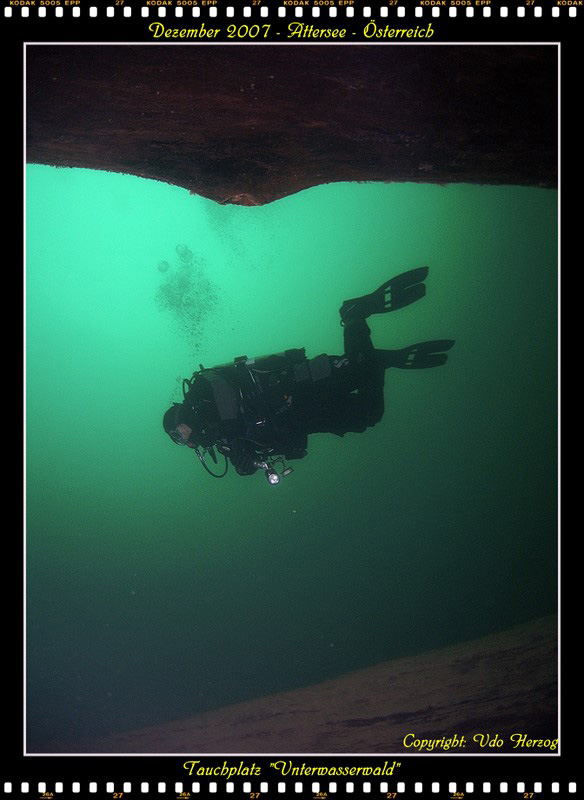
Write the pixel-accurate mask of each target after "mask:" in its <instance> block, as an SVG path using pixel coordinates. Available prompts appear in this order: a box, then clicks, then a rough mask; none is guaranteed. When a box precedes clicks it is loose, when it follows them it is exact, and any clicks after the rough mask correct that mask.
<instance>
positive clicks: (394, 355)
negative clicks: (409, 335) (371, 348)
mask: <svg viewBox="0 0 584 800" xmlns="http://www.w3.org/2000/svg"><path fill="white" fill-rule="evenodd" d="M453 344H454V340H453V339H437V340H436V341H433V342H419V343H418V344H412V345H410V346H409V347H404V348H402V349H401V350H375V358H376V360H377V363H378V364H380V365H382V366H383V368H384V369H389V368H390V367H397V368H398V369H427V368H428V367H441V366H442V365H443V364H445V363H446V360H447V359H448V354H447V353H445V352H444V351H445V350H450V348H451V347H452V345H453Z"/></svg>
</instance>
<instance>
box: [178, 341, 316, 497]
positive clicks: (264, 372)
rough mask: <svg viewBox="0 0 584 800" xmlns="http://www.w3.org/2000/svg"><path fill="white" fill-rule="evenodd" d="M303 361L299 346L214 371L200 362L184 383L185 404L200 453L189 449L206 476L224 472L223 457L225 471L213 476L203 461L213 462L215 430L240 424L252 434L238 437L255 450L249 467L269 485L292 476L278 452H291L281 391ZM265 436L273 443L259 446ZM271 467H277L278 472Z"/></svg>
mask: <svg viewBox="0 0 584 800" xmlns="http://www.w3.org/2000/svg"><path fill="white" fill-rule="evenodd" d="M313 360H314V359H313ZM306 363H308V362H307V359H306V354H305V350H304V348H294V349H290V350H286V351H285V352H283V353H277V354H275V355H267V356H259V357H256V358H248V357H247V356H238V357H237V358H235V359H234V360H233V362H232V363H231V364H219V365H218V366H215V367H209V368H206V367H204V366H203V365H202V364H199V370H198V371H196V372H195V373H193V375H192V377H191V378H184V379H183V387H182V388H183V396H184V401H185V403H188V405H189V407H190V409H191V411H192V413H193V416H194V418H195V420H196V424H197V428H198V429H199V431H200V437H199V438H200V445H201V446H203V447H204V453H201V452H200V451H199V449H198V446H197V447H195V448H194V450H195V453H196V455H197V457H198V458H199V460H200V461H201V463H202V465H203V467H204V468H205V469H206V470H207V472H209V474H211V475H213V477H217V478H222V477H224V476H225V475H226V473H227V468H228V460H227V456H226V455H225V453H223V455H224V458H225V469H224V471H223V473H221V474H217V473H215V472H213V471H212V470H211V469H210V468H209V466H208V465H207V463H206V460H205V457H206V456H207V455H208V456H210V457H211V458H212V460H213V461H214V463H215V464H216V463H217V457H216V454H215V447H218V449H220V450H221V446H220V444H219V442H218V441H217V440H218V439H220V436H219V431H220V430H221V428H224V427H225V426H227V427H231V428H236V427H239V426H243V427H244V429H245V430H246V432H249V431H251V432H252V434H253V438H252V436H251V435H250V436H246V437H242V438H247V439H248V440H249V441H251V442H253V444H254V446H255V447H256V452H257V453H258V458H257V459H256V460H254V461H253V466H254V467H256V469H262V470H263V471H264V473H265V475H266V479H267V480H268V483H270V485H277V484H278V483H280V480H281V478H283V477H286V476H287V475H289V474H290V473H291V472H293V469H292V468H291V467H288V466H287V465H286V463H285V461H284V456H283V455H282V454H281V453H280V451H281V450H284V451H286V449H287V450H288V451H290V449H292V450H293V449H294V448H290V447H288V448H286V442H285V439H286V438H287V435H286V434H287V433H288V432H286V431H285V428H284V427H283V426H282V424H281V420H282V419H283V418H285V417H289V416H290V408H289V406H288V405H287V404H286V402H285V390H286V388H287V387H289V386H291V385H293V383H294V382H295V380H296V371H297V370H298V368H299V367H302V365H304V364H306ZM202 381H204V382H205V383H204V384H203V382H202ZM209 387H210V392H209ZM278 399H279V402H278ZM274 401H276V402H274ZM256 436H257V439H258V440H259V441H258V440H256ZM266 436H267V437H268V438H269V440H272V442H273V441H274V440H275V444H272V445H269V444H268V443H267V442H262V441H261V439H262V438H265V437H266ZM276 465H278V466H280V468H281V470H280V472H278V471H277V469H276Z"/></svg>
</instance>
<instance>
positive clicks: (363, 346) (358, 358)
mask: <svg viewBox="0 0 584 800" xmlns="http://www.w3.org/2000/svg"><path fill="white" fill-rule="evenodd" d="M343 344H344V348H345V356H346V357H347V358H348V359H349V362H350V363H351V364H360V363H362V362H363V361H368V362H371V363H373V362H374V359H375V348H374V347H373V342H372V341H371V329H370V327H369V325H368V324H367V323H366V322H365V320H364V319H358V320H355V321H354V322H350V323H348V324H347V325H345V327H344V329H343Z"/></svg>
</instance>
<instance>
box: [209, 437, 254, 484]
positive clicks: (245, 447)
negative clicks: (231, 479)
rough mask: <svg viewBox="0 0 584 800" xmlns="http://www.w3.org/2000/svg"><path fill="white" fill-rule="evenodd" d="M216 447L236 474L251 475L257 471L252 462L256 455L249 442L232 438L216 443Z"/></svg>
mask: <svg viewBox="0 0 584 800" xmlns="http://www.w3.org/2000/svg"><path fill="white" fill-rule="evenodd" d="M218 449H219V450H220V451H221V452H222V453H223V454H224V455H226V456H227V458H228V459H229V460H230V461H231V463H232V464H233V466H234V467H235V471H236V472H237V474H238V475H253V474H254V472H257V470H258V468H257V467H256V466H255V463H254V462H255V461H256V460H257V457H258V456H257V453H256V452H255V450H254V449H252V447H251V446H250V443H249V442H243V441H242V440H241V439H234V440H232V441H230V442H225V443H224V444H220V445H218Z"/></svg>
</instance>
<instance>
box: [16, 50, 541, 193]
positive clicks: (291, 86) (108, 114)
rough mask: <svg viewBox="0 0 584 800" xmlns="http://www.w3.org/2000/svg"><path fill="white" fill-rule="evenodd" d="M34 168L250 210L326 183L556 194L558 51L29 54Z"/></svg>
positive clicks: (30, 154)
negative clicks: (151, 183)
mask: <svg viewBox="0 0 584 800" xmlns="http://www.w3.org/2000/svg"><path fill="white" fill-rule="evenodd" d="M26 75H27V85H26V104H27V105H26V112H27V113H26V119H27V141H26V154H27V161H28V162H30V163H36V164H48V165H53V166H59V167H61V166H64V167H85V168H90V169H99V170H107V171H111V172H121V173H128V174H131V175H137V176H141V177H144V178H150V179H154V180H159V181H164V182H167V183H170V184H174V185H176V186H181V187H184V188H185V189H188V190H189V191H190V192H192V193H194V194H199V195H202V196H204V197H207V198H210V199H212V200H215V201H217V202H219V203H237V204H240V205H259V204H262V203H268V202H271V201H273V200H277V199H278V198H282V197H285V196H287V195H290V194H293V193H295V192H298V191H300V190H302V189H306V188H308V187H311V186H315V185H318V184H324V183H331V182H335V181H391V182H396V181H414V182H422V183H439V184H441V183H451V182H458V183H460V182H467V183H475V184H476V183H481V184H483V183H484V184H521V185H529V186H544V187H553V186H555V185H556V180H557V175H556V172H557V50H556V48H555V47H553V46H542V45H539V46H514V45H480V46H479V45H442V46H439V47H438V46H423V45H419V46H418V45H414V46H339V47H335V46H326V47H325V46H320V47H315V46H294V47H278V46H275V45H262V46H253V47H237V46H231V47H230V46H227V45H224V46H222V45H214V46H212V47H204V46H196V45H190V46H153V45H150V46H140V45H138V46H127V45H125V46H124V45H109V46H100V45H85V46H84V45H74V46H58V45H31V46H28V47H27V49H26Z"/></svg>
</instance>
